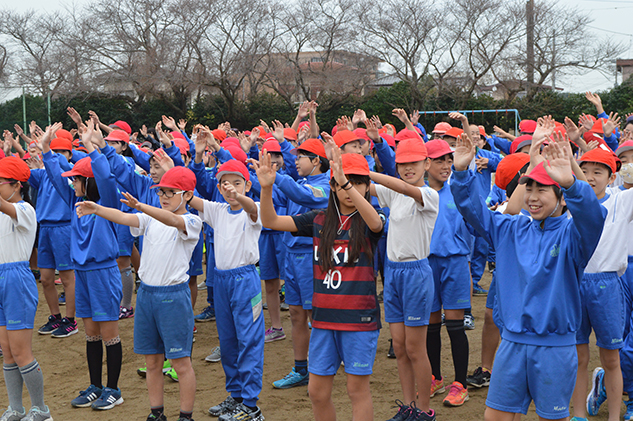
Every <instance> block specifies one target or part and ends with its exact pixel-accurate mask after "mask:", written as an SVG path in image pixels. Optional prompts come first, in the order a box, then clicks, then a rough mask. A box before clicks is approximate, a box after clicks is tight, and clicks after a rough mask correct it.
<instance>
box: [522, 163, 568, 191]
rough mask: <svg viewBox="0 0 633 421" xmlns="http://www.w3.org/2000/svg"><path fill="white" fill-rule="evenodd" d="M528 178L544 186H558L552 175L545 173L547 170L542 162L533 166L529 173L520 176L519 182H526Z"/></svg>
mask: <svg viewBox="0 0 633 421" xmlns="http://www.w3.org/2000/svg"><path fill="white" fill-rule="evenodd" d="M529 180H534V181H536V182H537V183H539V184H542V185H544V186H556V187H558V188H560V184H558V183H557V182H556V181H554V180H552V177H550V176H549V174H547V171H545V167H544V166H543V163H542V162H541V163H540V164H538V165H537V166H536V167H534V169H533V170H532V172H531V173H530V174H529V175H524V176H522V177H521V179H520V180H519V184H526V183H527V182H528V181H529Z"/></svg>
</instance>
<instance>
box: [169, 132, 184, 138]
mask: <svg viewBox="0 0 633 421" xmlns="http://www.w3.org/2000/svg"><path fill="white" fill-rule="evenodd" d="M169 134H170V135H171V137H172V138H174V139H184V138H185V135H184V134H182V132H178V131H175V130H174V131H173V132H169Z"/></svg>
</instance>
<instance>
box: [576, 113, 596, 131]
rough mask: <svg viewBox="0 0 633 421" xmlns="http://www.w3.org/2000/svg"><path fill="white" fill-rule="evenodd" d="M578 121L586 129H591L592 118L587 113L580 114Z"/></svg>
mask: <svg viewBox="0 0 633 421" xmlns="http://www.w3.org/2000/svg"><path fill="white" fill-rule="evenodd" d="M578 121H579V122H580V124H582V127H584V128H585V130H586V131H589V130H591V128H592V127H593V119H592V118H591V117H590V116H588V115H587V114H582V115H581V116H580V118H579V119H578Z"/></svg>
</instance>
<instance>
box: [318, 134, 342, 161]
mask: <svg viewBox="0 0 633 421" xmlns="http://www.w3.org/2000/svg"><path fill="white" fill-rule="evenodd" d="M321 138H322V139H323V148H324V149H325V156H326V157H327V159H332V151H333V150H334V149H339V147H338V146H337V145H336V142H335V141H334V138H333V137H332V136H330V134H329V133H328V132H321Z"/></svg>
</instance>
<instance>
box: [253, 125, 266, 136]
mask: <svg viewBox="0 0 633 421" xmlns="http://www.w3.org/2000/svg"><path fill="white" fill-rule="evenodd" d="M255 129H259V135H258V136H257V137H261V138H263V139H265V138H266V135H267V134H268V132H266V129H264V128H263V127H262V126H255V127H253V130H255ZM253 130H251V133H252V132H253Z"/></svg>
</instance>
